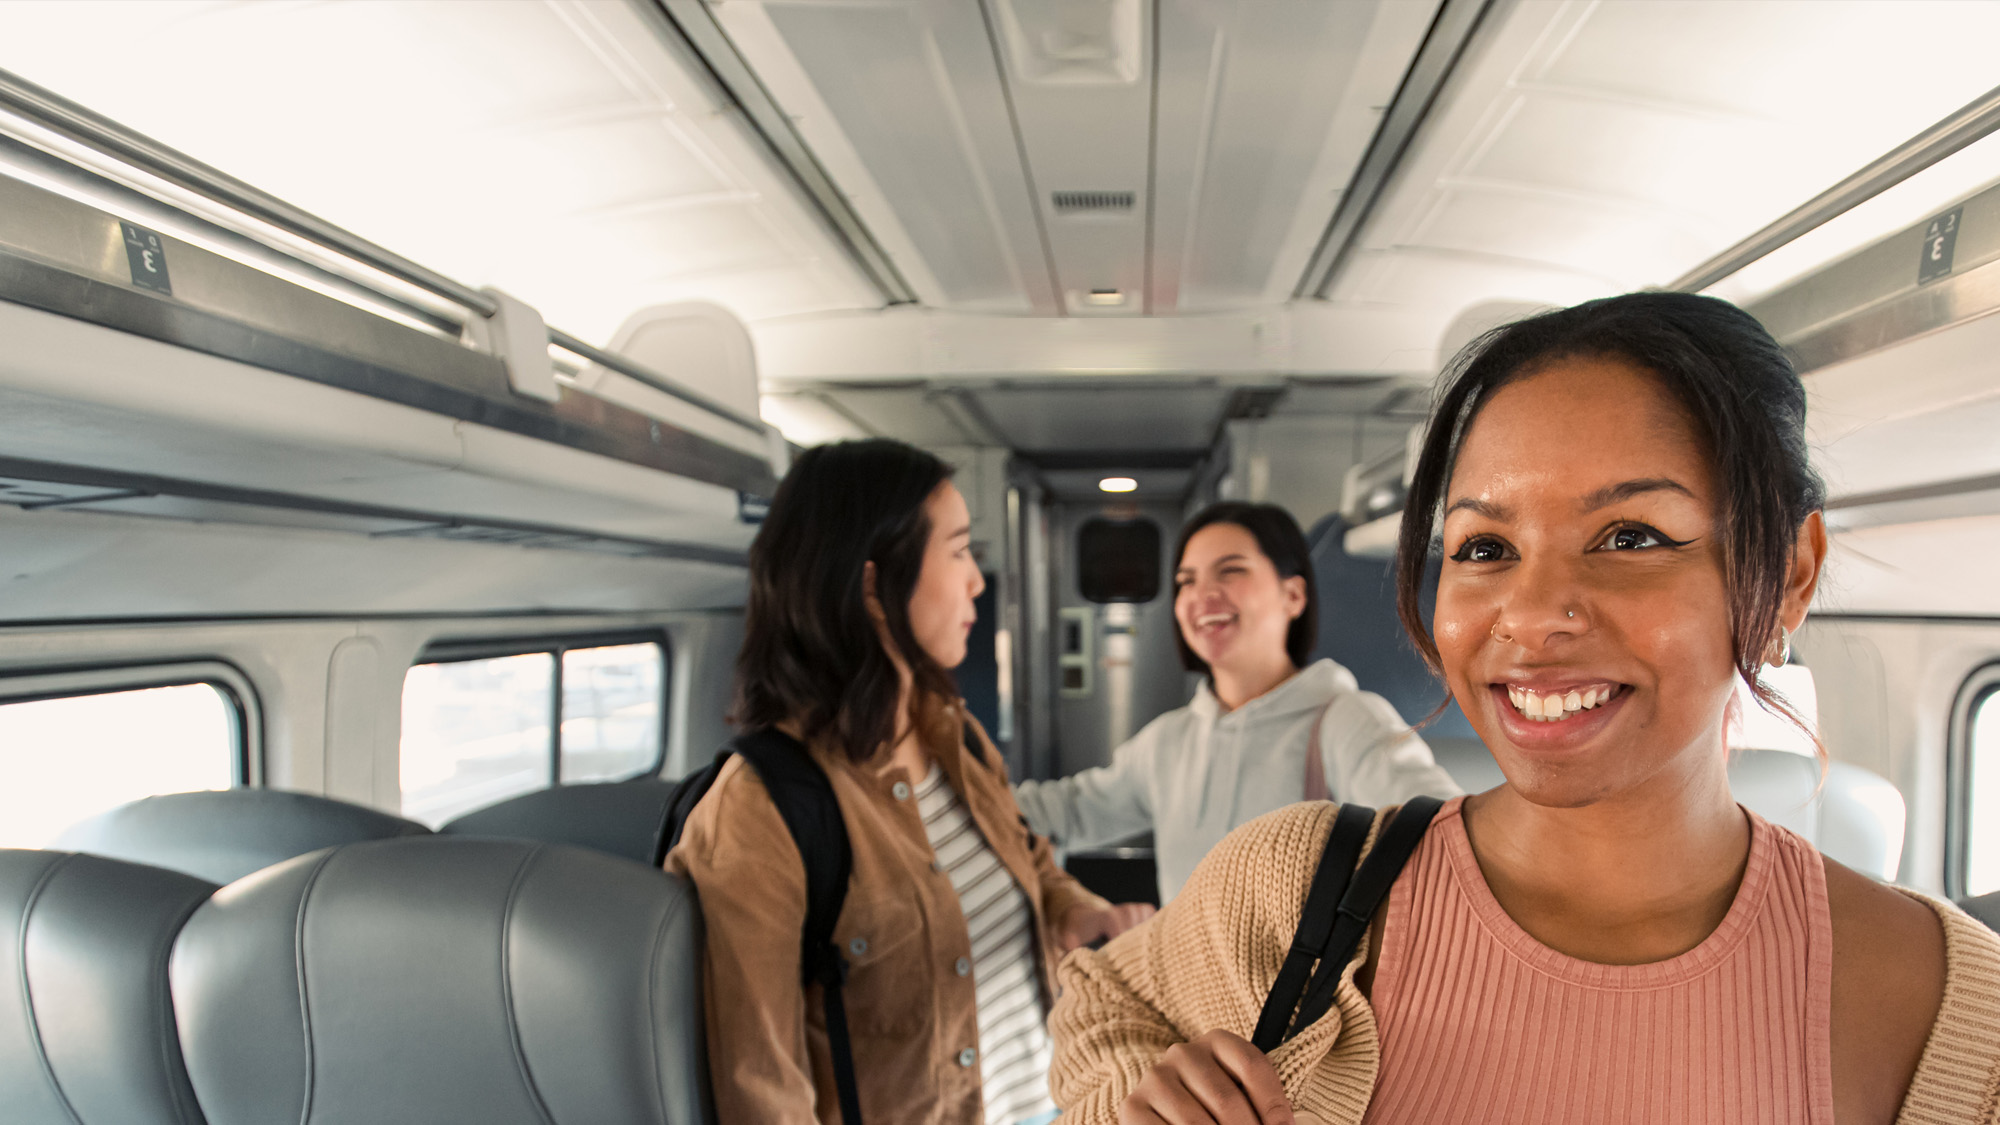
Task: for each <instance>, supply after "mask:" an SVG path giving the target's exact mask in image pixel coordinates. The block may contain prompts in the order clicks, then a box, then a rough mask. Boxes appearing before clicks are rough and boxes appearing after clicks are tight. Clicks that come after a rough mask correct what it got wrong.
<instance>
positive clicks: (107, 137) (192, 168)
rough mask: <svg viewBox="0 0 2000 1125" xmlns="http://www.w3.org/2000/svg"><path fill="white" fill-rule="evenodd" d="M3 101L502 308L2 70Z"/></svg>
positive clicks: (461, 300) (462, 300)
mask: <svg viewBox="0 0 2000 1125" xmlns="http://www.w3.org/2000/svg"><path fill="white" fill-rule="evenodd" d="M0 105H4V106H6V107H7V108H8V109H11V110H13V111H14V112H16V113H19V114H21V115H22V116H24V117H26V118H28V119H29V120H31V121H33V122H35V123H36V124H38V125H40V126H42V127H43V128H46V129H50V130H53V131H55V132H57V133H60V134H62V135H63V136H65V137H68V138H69V139H71V140H73V141H76V142H78V143H80V144H83V145H87V146H88V147H90V148H93V149H96V150H97V151H99V152H102V153H106V154H108V155H111V156H115V157H117V158H119V159H120V160H123V161H125V162H126V163H128V164H131V165H132V166H133V167H135V168H139V169H141V170H143V171H145V172H147V173H150V174H152V175H154V176H158V177H159V178H160V179H163V180H165V181H167V182H168V183H171V184H173V185H174V186H176V187H179V188H183V189H185V190H187V191H191V192H194V193H195V194H196V195H200V196H204V197H206V198H209V199H213V200H215V201H216V202H218V203H223V204H227V205H228V206H230V207H233V208H235V209H236V210H238V211H241V212H243V213H244V214H246V215H251V216H254V217H255V218H257V219H260V220H262V221H264V222H266V223H269V224H271V225H272V226H274V227H277V228H278V229H279V230H283V231H286V232H287V233H290V234H294V235H297V236H298V237H300V238H303V239H305V240H306V241H308V242H312V243H316V244H318V245H320V246H324V247H327V248H328V249H331V250H338V251H339V252H341V253H342V254H345V255H347V256H348V257H350V258H353V259H354V260H355V261H358V262H361V263H363V264H365V265H368V266H370V267H372V268H374V269H377V270H380V271H382V272H383V273H386V274H388V275H389V276H391V277H394V278H396V279H397V280H399V281H403V282H406V283H408V284H410V285H414V286H416V287H417V288H419V289H422V290H424V291H425V292H428V293H433V294H435V295H437V296H440V297H443V298H445V299H446V300H448V301H452V302H454V303H456V304H460V305H464V306H465V307H466V308H469V309H472V310H474V311H475V312H477V313H479V314H480V315H481V316H491V315H493V313H494V312H495V311H496V310H497V309H498V308H499V306H498V305H497V304H495V303H494V301H493V299H492V298H491V297H488V296H487V295H486V294H484V293H481V292H480V291H479V290H477V289H474V288H472V287H471V286H469V285H465V284H463V283H461V282H457V281H453V280H452V279H451V278H448V277H446V276H444V275H443V274H441V273H438V272H436V271H434V270H428V269H425V268H424V267H423V266H420V265H418V264H417V263H415V262H412V261H410V260H409V259H408V258H405V257H403V256H402V255H400V254H397V253H395V252H393V251H390V250H387V249H385V248H383V247H381V246H377V245H376V244H374V243H373V242H370V241H368V240H367V239H365V238H362V237H361V236H360V235H357V234H353V233H351V232H349V231H346V230H342V229H341V228H340V227H337V226H334V225H333V224H332V223H329V222H327V221H326V220H325V219H322V218H320V217H319V216H317V215H314V214H311V213H310V212H307V211H303V210H301V209H299V208H297V207H294V206H292V205H291V204H289V203H286V202H285V201H284V200H282V199H279V198H277V197H276V196H274V195H271V194H270V193H268V192H264V191H259V190H258V189H256V188H254V187H251V186H250V185H249V184H246V183H244V182H243V181H242V180H239V179H237V178H236V177H234V176H231V175H229V174H228V173H226V172H222V171H220V170H219V169H216V168H212V167H210V166H208V165H206V164H203V163H202V162H201V161H199V160H196V159H195V158H193V157H191V156H189V155H187V154H186V153H183V152H180V151H178V150H176V149H172V148H168V147H167V146H166V145H163V144H161V143H160V142H158V141H156V140H153V139H152V138H151V137H147V136H144V135H141V134H139V133H136V132H133V131H132V130H130V129H127V128H126V127H125V126H123V125H120V124H118V123H117V122H115V121H112V120H111V119H110V118H107V117H104V116H102V115H100V114H97V113H93V112H91V111H90V110H88V109H85V108H84V107H82V106H80V105H78V104H76V103H75V102H72V101H70V100H69V99H68V98H65V97H63V96H61V95H60V94H57V93H55V92H53V91H50V90H45V89H43V88H42V87H40V86H37V85H35V84H34V83H32V82H29V81H28V80H26V79H24V78H21V77H20V76H18V75H15V74H13V73H11V72H9V71H5V70H0Z"/></svg>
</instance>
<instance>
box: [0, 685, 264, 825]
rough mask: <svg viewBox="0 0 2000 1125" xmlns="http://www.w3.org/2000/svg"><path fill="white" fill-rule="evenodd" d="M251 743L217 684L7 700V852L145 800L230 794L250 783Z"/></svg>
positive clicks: (2, 718) (0, 753) (1, 761)
mask: <svg viewBox="0 0 2000 1125" xmlns="http://www.w3.org/2000/svg"><path fill="white" fill-rule="evenodd" d="M125 676H126V679H127V682H130V673H129V672H126V673H125ZM19 686H21V685H19V684H13V685H6V684H0V692H8V693H10V694H11V689H13V688H16V687H19ZM244 739H245V723H244V722H243V716H242V712H241V710H240V708H239V706H238V704H237V702H236V699H235V698H234V695H233V693H232V691H231V690H230V689H229V688H228V687H225V686H222V685H218V684H213V683H166V684H154V685H149V686H145V687H134V688H130V689H127V690H122V691H120V690H94V691H88V692H84V693H77V694H67V695H43V694H40V693H37V694H36V696H35V697H28V698H24V697H21V696H15V697H14V698H12V699H7V698H5V697H4V696H0V773H4V775H5V776H6V778H7V784H6V785H5V786H0V847H6V848H39V847H45V846H47V845H48V844H49V843H50V842H51V841H52V840H53V839H54V838H55V837H56V836H57V835H59V834H60V833H61V832H62V831H63V830H64V829H65V828H68V827H69V826H70V825H72V824H75V823H76V822H77V821H80V820H84V819H86V818H88V817H91V816H95V815H97V814H98V813H101V812H104V811H105V810H107V809H111V808H115V807H117V806H119V805H122V804H125V803H126V802H128V801H136V800H139V799H140V798H142V797H151V796H156V795H158V794H161V793H179V792H184V791H187V790H193V789H228V788H230V787H231V786H233V785H236V784H238V783H239V782H240V781H241V780H242V776H241V768H242V764H243V763H244V761H245V759H246V746H245V741H244Z"/></svg>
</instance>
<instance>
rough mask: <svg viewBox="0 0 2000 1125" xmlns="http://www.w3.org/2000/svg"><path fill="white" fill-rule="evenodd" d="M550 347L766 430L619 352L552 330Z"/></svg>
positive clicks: (759, 430) (748, 426)
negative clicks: (552, 345) (572, 353)
mask: <svg viewBox="0 0 2000 1125" xmlns="http://www.w3.org/2000/svg"><path fill="white" fill-rule="evenodd" d="M549 343H551V344H554V345H555V346H556V347H559V348H561V349H562V350H564V351H566V352H574V353H576V354H577V355H580V356H582V357H583V358H585V359H587V360H589V361H590V362H592V363H595V364H598V365H600V366H603V367H609V368H610V369H611V370H613V371H616V372H618V373H619V374H620V375H624V376H627V377H629V378H632V379H637V380H638V381H639V382H641V383H644V384H646V385H647V386H649V387H651V388H653V389H654V390H656V391H659V392H661V393H663V394H669V395H672V396H674V397H675V398H677V399H680V400H681V401H682V402H685V403H687V404H688V405H689V406H694V407H699V408H700V409H702V410H705V411H707V412H708V413H710V414H713V415H715V416H716V417H718V418H722V419H725V420H727V421H730V422H734V423H736V424H737V425H739V426H742V427H744V428H745V429H749V430H754V431H756V432H757V433H760V434H761V433H763V432H764V430H765V426H764V422H763V420H762V419H760V418H752V417H750V416H749V415H747V414H743V413H740V412H738V411H737V410H735V409H733V408H731V407H728V406H724V405H723V404H721V403H719V402H717V401H715V400H714V399H712V398H709V397H708V396H707V395H704V394H702V393H700V392H699V391H691V390H688V389H687V388H686V387H683V386H681V385H679V384H678V383H675V382H673V381H671V380H669V379H668V378H667V377H666V376H664V375H661V374H659V373H658V372H655V371H652V370H650V369H648V368H646V367H643V366H641V365H639V364H636V363H633V362H632V361H631V360H629V359H626V358H625V357H624V356H622V355H619V354H618V353H617V352H607V351H605V350H604V349H603V348H600V347H597V346H595V345H593V344H587V343H584V342H583V341H582V340H579V339H577V338H576V337H574V336H572V335H570V334H569V333H567V332H564V331H563V330H562V329H560V328H551V329H549Z"/></svg>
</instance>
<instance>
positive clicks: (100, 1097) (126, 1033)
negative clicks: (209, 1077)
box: [0, 850, 215, 1125]
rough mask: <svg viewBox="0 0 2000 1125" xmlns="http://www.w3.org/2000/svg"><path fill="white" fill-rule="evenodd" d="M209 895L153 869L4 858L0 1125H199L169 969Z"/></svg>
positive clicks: (36, 855)
mask: <svg viewBox="0 0 2000 1125" xmlns="http://www.w3.org/2000/svg"><path fill="white" fill-rule="evenodd" d="M213 890H215V888H214V886H212V885H211V884H208V883H205V882H202V881H201V880H199V879H195V878H192V877H190V876H187V875H183V874H181V873H179V872H177V871H168V870H165V869H163V868H158V867H145V866H142V865H139V864H134V863H120V862H118V861H117V860H110V859H100V858H98V857H96V856H88V855H74V854H71V853H69V852H54V851H14V850H0V1119H4V1120H5V1121H6V1122H7V1123H8V1125H154V1123H159V1125H200V1123H201V1120H202V1116H201V1111H200V1109H198V1108H197V1107H196V1105H195V1099H194V1091H193V1090H192V1089H191V1088H190V1087H189V1085H188V1078H187V1073H186V1071H185V1070H184V1069H183V1068H182V1065H181V1052H180V1044H179V1041H178V1039H177V1038H176V1037H175V1034H174V1011H173V1002H172V1001H171V999H170V998H169V996H168V991H167V956H168V952H169V951H170V950H171V948H172V946H173V940H174V935H175V934H176V933H177V932H179V930H180V928H181V925H182V923H184V922H185V921H187V918H188V916H189V915H190V914H192V913H193V912H194V910H195V908H196V907H198V906H199V905H201V903H202V902H203V901H205V900H206V899H207V898H208V896H209V893H210V892H212V891H213Z"/></svg>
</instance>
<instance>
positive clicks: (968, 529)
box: [945, 524, 972, 539]
mask: <svg viewBox="0 0 2000 1125" xmlns="http://www.w3.org/2000/svg"><path fill="white" fill-rule="evenodd" d="M961 535H963V536H965V537H966V538H967V539H970V538H972V525H971V524H966V525H965V526H964V527H961V528H959V529H958V530H957V531H954V532H952V533H951V534H949V535H947V536H945V538H946V539H956V538H958V537H959V536H961Z"/></svg>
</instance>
